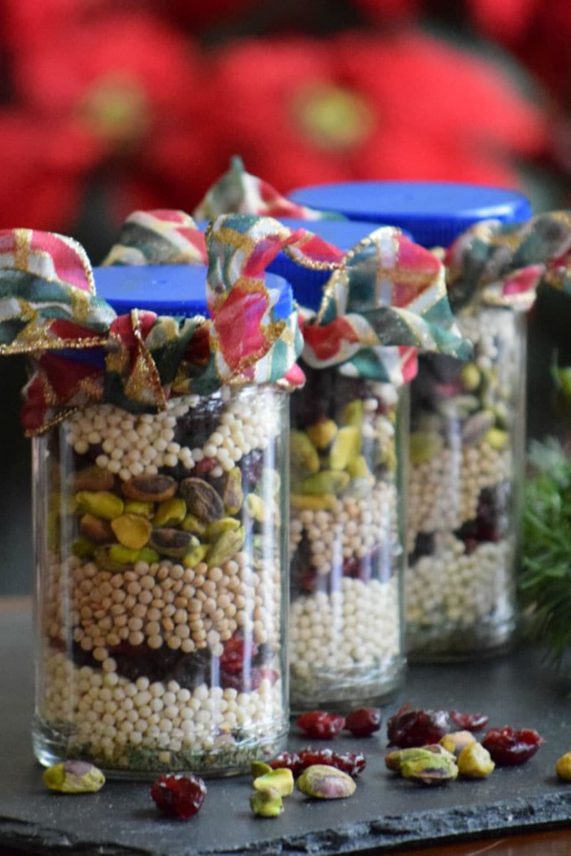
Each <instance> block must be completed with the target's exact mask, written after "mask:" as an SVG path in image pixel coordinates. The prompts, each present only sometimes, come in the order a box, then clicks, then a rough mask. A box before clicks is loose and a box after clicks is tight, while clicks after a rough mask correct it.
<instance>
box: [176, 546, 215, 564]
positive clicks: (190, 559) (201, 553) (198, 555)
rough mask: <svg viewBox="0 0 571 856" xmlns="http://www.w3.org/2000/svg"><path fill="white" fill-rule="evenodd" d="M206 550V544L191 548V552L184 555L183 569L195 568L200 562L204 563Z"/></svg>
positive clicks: (207, 548) (207, 547)
mask: <svg viewBox="0 0 571 856" xmlns="http://www.w3.org/2000/svg"><path fill="white" fill-rule="evenodd" d="M208 550H209V546H208V544H197V545H196V547H193V548H192V550H190V551H189V552H188V553H186V554H185V555H184V557H183V559H182V564H183V567H185V568H196V566H197V565H199V564H200V562H203V561H204V559H205V558H206V554H207V553H208Z"/></svg>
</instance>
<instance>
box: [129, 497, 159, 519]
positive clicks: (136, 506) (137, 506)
mask: <svg viewBox="0 0 571 856" xmlns="http://www.w3.org/2000/svg"><path fill="white" fill-rule="evenodd" d="M154 509H155V504H154V502H143V500H142V499H130V500H128V501H127V502H126V503H125V514H138V515H139V516H140V517H148V518H151V517H152V516H153V514H154Z"/></svg>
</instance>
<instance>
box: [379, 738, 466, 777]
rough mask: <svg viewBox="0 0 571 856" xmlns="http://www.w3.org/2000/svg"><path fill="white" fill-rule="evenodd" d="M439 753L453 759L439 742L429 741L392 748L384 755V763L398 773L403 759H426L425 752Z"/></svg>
mask: <svg viewBox="0 0 571 856" xmlns="http://www.w3.org/2000/svg"><path fill="white" fill-rule="evenodd" d="M428 753H430V754H431V755H439V756H440V755H441V756H443V757H445V758H448V759H449V760H450V761H453V760H454V755H453V754H452V753H451V752H449V751H448V750H447V749H445V748H444V747H443V746H442V745H440V744H439V743H430V744H429V745H428V746H413V747H411V748H409V749H394V750H393V751H391V752H388V753H387V754H386V755H385V764H386V766H387V767H388V769H389V770H393V771H394V772H396V773H400V770H401V767H402V765H403V764H404V763H405V761H415V760H417V759H418V758H421V759H426V756H427V754H428Z"/></svg>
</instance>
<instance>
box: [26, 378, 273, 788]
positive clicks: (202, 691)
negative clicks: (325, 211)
mask: <svg viewBox="0 0 571 856" xmlns="http://www.w3.org/2000/svg"><path fill="white" fill-rule="evenodd" d="M288 409H289V396H288V395H287V394H286V393H284V392H281V391H279V390H277V389H276V388H275V387H272V386H257V387H253V386H251V387H244V388H241V389H239V390H236V391H232V392H231V391H230V389H229V388H222V390H221V391H218V392H216V393H214V394H212V395H210V396H205V397H199V396H196V395H189V396H185V397H180V398H174V399H171V400H170V401H169V403H168V407H167V409H166V410H165V411H164V412H161V413H158V414H156V415H150V414H134V413H130V412H127V411H125V410H122V409H120V408H118V407H116V406H114V405H111V404H94V405H91V406H89V407H86V408H85V409H82V410H78V411H76V412H74V413H72V414H71V415H70V416H68V418H67V419H66V420H65V421H64V422H62V423H61V424H60V425H58V426H56V427H54V428H52V429H51V430H50V431H49V432H48V433H47V434H46V435H44V436H42V437H39V438H37V439H35V440H34V450H33V461H34V488H35V489H34V493H35V530H36V558H37V572H38V574H37V576H38V596H37V604H38V607H37V634H38V657H37V694H36V709H35V723H34V745H35V752H36V755H37V758H38V759H39V760H40V762H41V763H43V764H46V765H47V764H52V763H54V762H57V761H61V760H64V759H66V758H82V759H86V760H89V761H92V762H94V763H96V764H97V765H98V766H100V767H102V768H103V769H105V770H106V771H109V772H111V773H113V774H116V775H117V774H118V775H121V774H123V775H125V776H128V777H139V776H140V777H149V776H154V775H155V774H156V773H157V772H159V771H171V772H172V771H176V770H193V771H197V772H200V773H202V774H229V773H238V772H245V771H246V770H247V769H248V768H249V764H250V762H251V761H252V760H253V759H255V758H270V757H272V756H274V755H275V754H276V753H277V752H279V751H281V749H282V748H283V746H284V741H285V738H286V733H287V727H288V707H287V684H288V681H287V662H286V641H287V640H286V626H285V616H286V612H285V606H286V601H287V573H286V572H284V569H285V568H286V552H285V550H286V547H287V519H288V518H287V504H286V495H287V479H286V478H283V477H282V476H281V473H282V472H283V471H284V468H286V467H287V447H286V444H287V428H288Z"/></svg>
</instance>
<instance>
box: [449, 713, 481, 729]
mask: <svg viewBox="0 0 571 856" xmlns="http://www.w3.org/2000/svg"><path fill="white" fill-rule="evenodd" d="M450 719H451V720H452V722H453V723H454V725H457V726H458V728H460V729H461V730H462V731H481V730H482V728H485V727H486V725H487V724H488V717H487V716H486V715H485V714H484V713H461V712H460V711H459V710H451V711H450Z"/></svg>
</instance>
